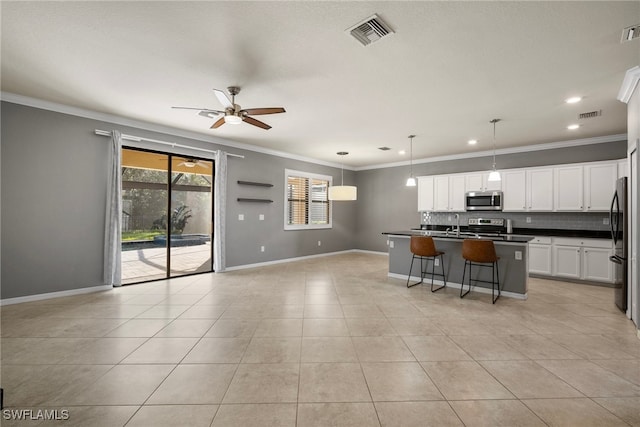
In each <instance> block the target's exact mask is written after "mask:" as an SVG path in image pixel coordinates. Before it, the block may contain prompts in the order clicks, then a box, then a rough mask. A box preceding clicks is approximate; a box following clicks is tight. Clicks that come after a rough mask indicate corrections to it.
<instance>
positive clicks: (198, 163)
mask: <svg viewBox="0 0 640 427" xmlns="http://www.w3.org/2000/svg"><path fill="white" fill-rule="evenodd" d="M178 166H185V167H188V168H195V167H196V166H200V167H202V168H207V169H210V168H211V166H209V165H208V164H207V163H204V162H201V161H200V160H198V159H185V160H184V162H180V163H178Z"/></svg>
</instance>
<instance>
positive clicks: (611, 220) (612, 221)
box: [609, 191, 618, 245]
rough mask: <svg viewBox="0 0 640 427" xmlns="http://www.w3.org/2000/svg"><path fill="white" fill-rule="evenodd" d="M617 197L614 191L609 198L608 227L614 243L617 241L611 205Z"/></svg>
mask: <svg viewBox="0 0 640 427" xmlns="http://www.w3.org/2000/svg"><path fill="white" fill-rule="evenodd" d="M617 198H618V192H617V191H616V192H615V193H613V198H612V199H611V208H609V227H610V228H611V238H612V239H613V244H614V245H615V244H617V243H618V236H617V235H616V230H615V229H614V215H613V207H614V205H615V204H616V199H617ZM616 217H617V215H616Z"/></svg>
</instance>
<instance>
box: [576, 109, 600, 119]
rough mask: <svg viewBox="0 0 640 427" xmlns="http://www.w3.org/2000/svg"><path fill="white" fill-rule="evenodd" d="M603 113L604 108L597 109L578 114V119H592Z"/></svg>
mask: <svg viewBox="0 0 640 427" xmlns="http://www.w3.org/2000/svg"><path fill="white" fill-rule="evenodd" d="M601 115H602V110H597V111H589V112H588V113H580V114H578V119H592V118H594V117H598V116H601Z"/></svg>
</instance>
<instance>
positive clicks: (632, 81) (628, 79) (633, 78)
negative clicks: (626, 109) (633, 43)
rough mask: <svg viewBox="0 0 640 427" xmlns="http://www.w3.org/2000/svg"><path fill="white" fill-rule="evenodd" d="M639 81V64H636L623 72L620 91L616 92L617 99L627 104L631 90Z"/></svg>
mask: <svg viewBox="0 0 640 427" xmlns="http://www.w3.org/2000/svg"><path fill="white" fill-rule="evenodd" d="M639 81H640V66H638V65H636V66H635V67H633V68H630V69H628V70H627V72H626V73H625V75H624V80H623V81H622V86H621V87H620V91H619V92H618V98H617V99H618V101H622V102H624V103H625V104H628V103H629V100H630V99H631V96H632V95H633V91H634V90H635V89H636V87H637V86H638V82H639Z"/></svg>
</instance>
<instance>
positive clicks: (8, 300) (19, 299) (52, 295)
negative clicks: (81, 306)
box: [0, 285, 113, 306]
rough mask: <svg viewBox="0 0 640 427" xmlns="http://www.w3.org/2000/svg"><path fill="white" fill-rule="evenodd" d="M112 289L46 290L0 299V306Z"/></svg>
mask: <svg viewBox="0 0 640 427" xmlns="http://www.w3.org/2000/svg"><path fill="white" fill-rule="evenodd" d="M111 289H113V286H111V285H102V286H92V287H90V288H80V289H70V290H68V291H59V292H48V293H46V294H36V295H27V296H24V297H15V298H5V299H2V300H0V306H4V305H12V304H20V303H23V302H33V301H41V300H45V299H51V298H60V297H70V296H73V295H82V294H88V293H91V292H99V291H109V290H111Z"/></svg>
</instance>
